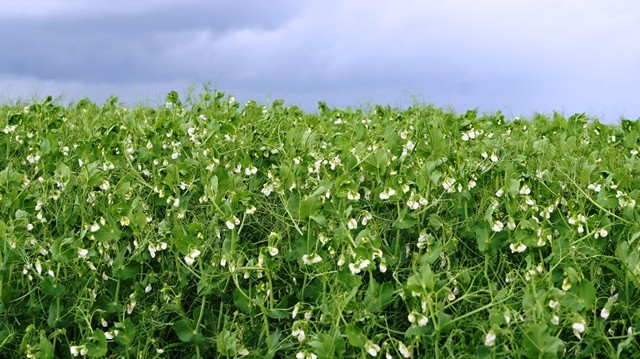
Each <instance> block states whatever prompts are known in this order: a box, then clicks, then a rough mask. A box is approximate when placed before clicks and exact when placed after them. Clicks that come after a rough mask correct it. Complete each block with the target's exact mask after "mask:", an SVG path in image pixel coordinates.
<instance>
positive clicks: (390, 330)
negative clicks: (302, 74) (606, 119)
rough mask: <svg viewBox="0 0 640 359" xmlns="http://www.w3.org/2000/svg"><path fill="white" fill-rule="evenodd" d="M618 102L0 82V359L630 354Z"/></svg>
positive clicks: (635, 345)
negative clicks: (4, 91) (325, 98)
mask: <svg viewBox="0 0 640 359" xmlns="http://www.w3.org/2000/svg"><path fill="white" fill-rule="evenodd" d="M639 151H640V122H638V121H636V120H626V119H621V120H619V121H618V122H617V123H616V124H603V123H601V122H599V121H598V120H597V119H594V118H590V117H588V116H586V115H584V114H574V115H570V116H565V115H563V114H559V113H553V114H549V115H543V114H533V115H531V116H530V117H526V118H524V117H523V118H517V117H516V118H512V117H507V116H505V115H504V114H502V113H500V112H497V113H493V114H482V113H479V112H478V111H477V110H469V111H467V112H466V113H457V112H454V111H446V110H443V109H440V108H437V107H435V106H432V105H425V104H415V105H413V106H410V107H408V108H404V109H400V108H392V107H389V106H375V105H372V106H370V107H369V108H358V109H353V108H349V107H347V108H345V109H340V108H331V107H329V106H328V105H327V104H325V103H324V102H319V103H318V108H317V110H316V111H313V112H309V111H304V110H302V109H301V108H299V107H296V106H288V105H285V102H284V101H282V100H277V101H273V102H272V103H270V104H268V105H263V104H260V103H257V102H254V101H250V102H247V103H239V102H238V101H236V100H235V99H234V98H233V97H231V96H229V95H227V94H225V93H223V92H221V91H204V92H203V93H200V94H192V95H189V96H186V97H185V98H180V96H179V95H178V93H177V92H170V93H169V94H167V96H166V102H164V103H161V104H159V105H157V106H155V107H154V106H150V105H138V106H136V107H125V106H122V105H121V104H120V102H119V100H118V98H116V97H112V98H110V99H109V100H107V101H105V102H104V103H103V104H100V105H99V104H96V103H94V102H91V101H89V100H86V99H85V100H80V101H78V102H75V103H71V104H68V105H62V104H60V103H58V102H57V101H55V100H53V99H52V98H51V97H46V98H44V99H41V100H33V101H31V102H20V101H16V102H15V103H11V104H4V105H0V358H73V357H78V358H79V357H87V358H297V359H312V358H313V359H315V358H374V357H376V358H518V357H522V358H562V357H574V358H605V357H606V358H617V357H622V358H630V357H640V354H638V353H640V345H639V341H638V336H639V335H640V239H639V238H640V212H639V210H640V207H639V203H638V201H639V200H640V152H639Z"/></svg>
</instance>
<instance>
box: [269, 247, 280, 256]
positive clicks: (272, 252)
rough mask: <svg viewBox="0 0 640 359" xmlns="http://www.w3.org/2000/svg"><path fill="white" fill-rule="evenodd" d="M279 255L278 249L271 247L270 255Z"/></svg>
mask: <svg viewBox="0 0 640 359" xmlns="http://www.w3.org/2000/svg"><path fill="white" fill-rule="evenodd" d="M278 253H279V251H278V248H276V247H272V246H269V254H271V256H272V257H275V256H277V255H278Z"/></svg>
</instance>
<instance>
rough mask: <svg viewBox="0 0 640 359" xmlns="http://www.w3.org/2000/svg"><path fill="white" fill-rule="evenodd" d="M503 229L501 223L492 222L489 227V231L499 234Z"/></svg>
mask: <svg viewBox="0 0 640 359" xmlns="http://www.w3.org/2000/svg"><path fill="white" fill-rule="evenodd" d="M503 228H504V224H503V223H502V222H501V221H493V224H492V225H491V230H493V231H494V232H500V231H502V229H503Z"/></svg>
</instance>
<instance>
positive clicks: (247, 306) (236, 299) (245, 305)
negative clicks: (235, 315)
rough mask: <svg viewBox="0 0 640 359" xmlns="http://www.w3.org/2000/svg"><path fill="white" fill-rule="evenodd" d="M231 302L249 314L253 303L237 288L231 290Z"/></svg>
mask: <svg viewBox="0 0 640 359" xmlns="http://www.w3.org/2000/svg"><path fill="white" fill-rule="evenodd" d="M233 304H235V305H236V307H238V309H240V311H242V312H244V313H247V314H251V313H252V312H253V304H252V303H251V300H250V299H249V298H247V295H246V294H245V293H244V292H243V291H242V290H240V289H238V288H236V289H235V290H234V291H233Z"/></svg>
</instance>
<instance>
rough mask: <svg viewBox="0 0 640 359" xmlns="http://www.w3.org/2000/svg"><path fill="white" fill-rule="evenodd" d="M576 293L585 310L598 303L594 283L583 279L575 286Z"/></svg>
mask: <svg viewBox="0 0 640 359" xmlns="http://www.w3.org/2000/svg"><path fill="white" fill-rule="evenodd" d="M572 289H573V288H572ZM575 292H576V295H577V296H578V298H579V300H580V301H581V302H582V303H583V305H584V307H585V308H591V307H593V305H594V304H595V302H596V289H595V288H594V286H593V283H591V282H590V281H588V280H587V279H582V280H581V281H580V282H579V283H578V284H577V285H576V286H575Z"/></svg>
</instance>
